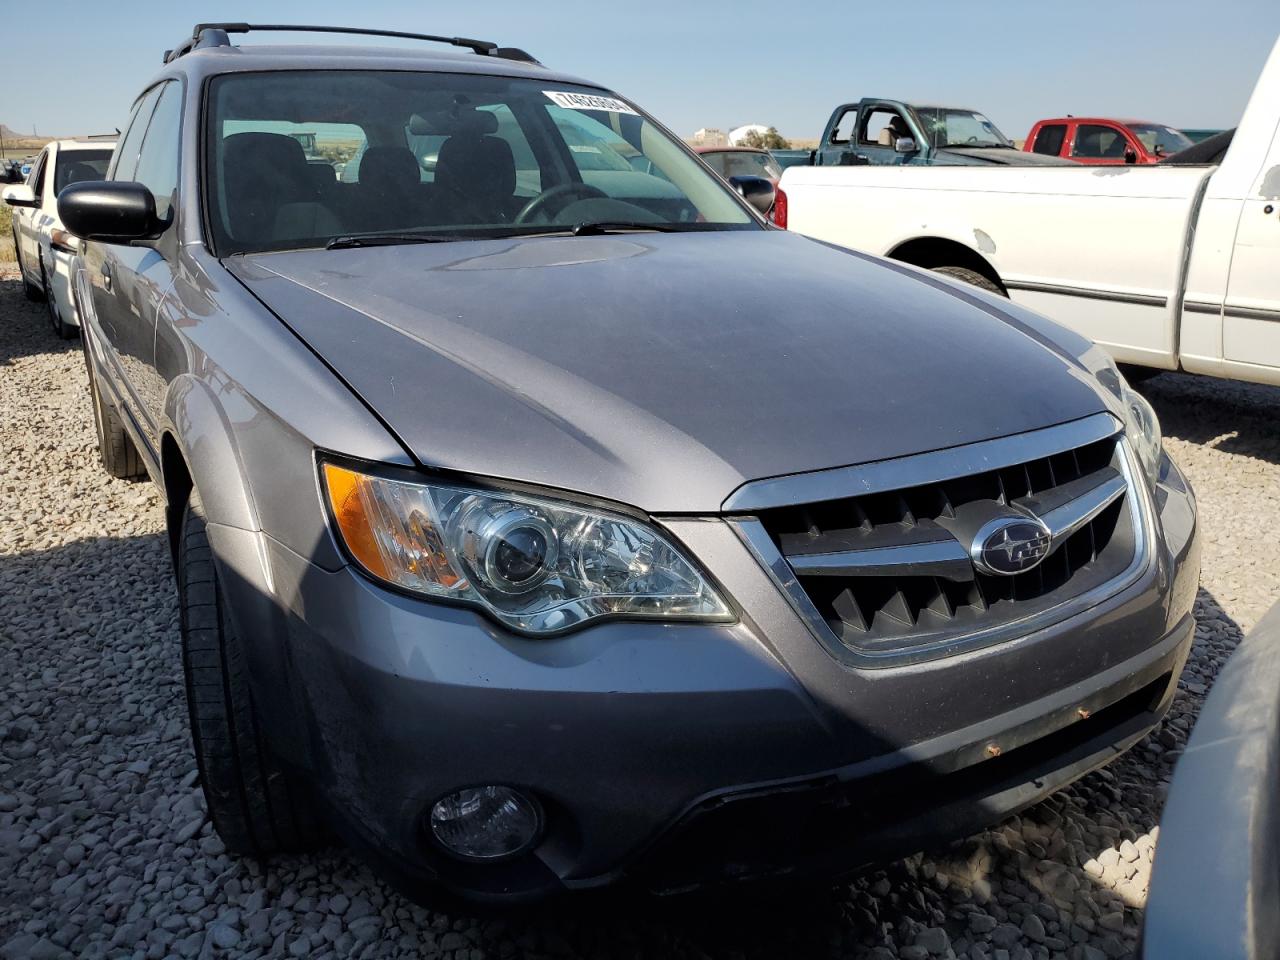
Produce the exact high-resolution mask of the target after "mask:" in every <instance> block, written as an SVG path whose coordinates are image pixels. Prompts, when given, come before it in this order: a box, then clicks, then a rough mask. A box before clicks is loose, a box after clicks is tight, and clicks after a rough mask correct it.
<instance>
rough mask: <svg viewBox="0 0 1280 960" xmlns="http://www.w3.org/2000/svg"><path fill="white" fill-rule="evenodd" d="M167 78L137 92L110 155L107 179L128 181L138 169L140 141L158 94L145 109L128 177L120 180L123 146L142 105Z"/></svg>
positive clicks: (138, 120) (144, 136)
mask: <svg viewBox="0 0 1280 960" xmlns="http://www.w3.org/2000/svg"><path fill="white" fill-rule="evenodd" d="M169 79H170V78H168V77H165V78H163V79H161V80H157V81H156V82H155V83H153V84H151V86H149V87H147V89H145V90H143V91H142V93H140V94H138V98H137V99H136V100H134V101H133V110H132V112H131V113H130V114H129V124H128V126H126V127H125V129H124V133H123V134H121V135H120V139H119V140H118V141H116V150H115V153H114V154H113V155H112V157H111V166H110V167H109V168H108V170H107V179H108V180H111V181H116V182H120V183H129V182H131V181H132V175H133V173H134V172H136V171H137V169H138V157H139V156H141V155H142V141H143V140H146V138H147V127H148V126H150V124H151V114H153V113H155V109H156V103H158V102H159V100H160V97H159V95H158V94H157V96H156V98H155V99H154V100H152V101H151V107H150V109H149V110H147V111H146V120H145V122H143V125H142V127H141V128H140V129H141V131H142V137H141V139H140V140H139V141H138V152H137V154H135V155H134V157H133V169H132V170H130V171H129V174H130V179H129V180H121V179H120V177H119V176H118V174H119V173H120V164H121V162H122V160H123V158H124V156H125V151H124V148H125V146H127V145H128V142H129V134H131V133H133V128H134V126H135V125H137V124H138V123H139V122H140V121H142V119H143V107H144V105H145V104H146V103H147V100H148V99H149V98H150V97H151V95H152V94H153V93H156V92H157V91H158V90H159V89H160V86H161V84H164V83H166V82H168V80H169Z"/></svg>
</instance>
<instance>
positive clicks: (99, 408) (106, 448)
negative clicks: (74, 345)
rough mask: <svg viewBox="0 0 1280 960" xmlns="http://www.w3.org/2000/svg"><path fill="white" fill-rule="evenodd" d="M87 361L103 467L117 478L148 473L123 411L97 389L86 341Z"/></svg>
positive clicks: (94, 419) (122, 478)
mask: <svg viewBox="0 0 1280 960" xmlns="http://www.w3.org/2000/svg"><path fill="white" fill-rule="evenodd" d="M84 365H85V369H86V370H88V372H89V403H90V404H91V405H92V406H93V425H94V428H95V429H96V431H97V434H98V459H99V460H100V461H102V469H104V470H106V471H107V473H108V474H110V475H111V476H113V477H115V478H116V479H117V480H141V479H142V478H143V477H145V476H146V475H147V469H146V467H144V466H143V465H142V458H141V457H140V456H138V448H137V447H135V446H134V445H133V440H132V438H130V436H129V434H128V433H127V432H126V431H125V429H124V424H123V423H122V422H121V421H120V413H119V412H118V411H117V410H116V408H115V407H113V406H112V405H111V402H110V401H109V400H107V399H106V398H104V397H103V396H102V391H101V390H99V389H98V377H97V374H95V373H94V372H93V362H92V361H91V360H90V359H89V347H88V345H87V344H86V345H85V350H84Z"/></svg>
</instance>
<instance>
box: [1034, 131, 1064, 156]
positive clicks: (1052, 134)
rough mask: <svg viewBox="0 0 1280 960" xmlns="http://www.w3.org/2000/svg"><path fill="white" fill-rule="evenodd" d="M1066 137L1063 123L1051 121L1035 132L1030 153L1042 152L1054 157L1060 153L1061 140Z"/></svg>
mask: <svg viewBox="0 0 1280 960" xmlns="http://www.w3.org/2000/svg"><path fill="white" fill-rule="evenodd" d="M1066 137H1067V125H1066V124H1065V123H1051V124H1048V125H1047V126H1043V127H1041V128H1040V132H1039V133H1037V134H1036V142H1035V143H1034V144H1032V146H1031V152H1032V153H1043V154H1045V155H1046V156H1050V157H1056V156H1058V155H1059V154H1061V153H1062V141H1063V140H1065V139H1066Z"/></svg>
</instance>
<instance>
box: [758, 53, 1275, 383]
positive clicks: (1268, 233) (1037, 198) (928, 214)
mask: <svg viewBox="0 0 1280 960" xmlns="http://www.w3.org/2000/svg"><path fill="white" fill-rule="evenodd" d="M1278 124H1280V43H1278V44H1277V45H1276V47H1275V49H1274V51H1273V52H1272V54H1271V57H1270V59H1269V60H1268V62H1267V64H1266V66H1265V67H1264V68H1263V70H1262V73H1261V75H1260V76H1259V79H1258V83H1257V86H1256V87H1255V89H1254V92H1253V96H1252V98H1251V99H1250V101H1249V104H1248V106H1247V107H1246V109H1245V112H1244V115H1243V117H1242V118H1241V120H1240V124H1239V128H1238V129H1237V130H1236V133H1235V136H1234V138H1233V139H1232V141H1231V146H1230V148H1229V149H1228V150H1227V152H1226V155H1225V156H1224V157H1223V158H1222V161H1221V163H1220V164H1218V165H1216V166H1179V165H1169V164H1164V163H1161V164H1155V165H1150V166H1145V165H1138V166H1115V167H1096V166H1093V167H1090V166H1077V167H1043V168H1042V167H994V166H993V167H989V168H988V167H939V166H933V167H927V166H906V167H887V166H823V167H792V168H790V169H788V170H787V171H786V172H785V173H784V174H783V177H782V185H781V186H782V192H783V193H784V194H785V199H780V200H779V206H780V207H781V208H782V209H784V210H785V211H786V212H785V214H784V216H783V217H776V218H775V219H776V220H777V221H778V222H779V223H782V222H784V220H785V225H786V226H787V228H788V229H790V230H795V231H797V232H799V233H803V234H807V235H809V236H811V237H815V238H817V239H819V240H825V241H827V242H830V243H834V244H838V245H840V246H844V247H850V248H853V249H855V250H862V251H866V252H868V253H872V254H875V255H877V256H886V257H889V258H891V259H894V260H900V261H902V262H904V263H908V264H911V265H913V266H916V267H922V268H924V269H928V270H936V271H938V272H940V273H943V274H948V275H950V276H951V277H952V278H955V279H959V280H966V281H968V282H970V283H972V284H974V285H975V286H979V287H983V288H985V289H986V290H987V291H988V292H991V293H996V294H1003V295H1006V296H1008V297H1010V298H1012V299H1013V300H1014V301H1016V302H1018V303H1022V304H1024V305H1026V306H1028V307H1031V308H1032V309H1035V310H1038V311H1041V312H1042V313H1044V314H1046V315H1047V316H1049V317H1050V318H1052V319H1054V320H1056V321H1058V322H1059V323H1061V324H1063V325H1064V326H1067V327H1070V328H1072V329H1074V330H1075V331H1077V332H1078V333H1081V334H1084V335H1085V336H1087V337H1090V338H1091V339H1093V340H1094V341H1096V342H1097V343H1099V344H1101V345H1102V346H1103V347H1105V348H1106V349H1107V350H1109V351H1110V352H1111V353H1112V354H1113V355H1114V357H1115V358H1116V359H1117V360H1119V361H1122V362H1125V363H1130V364H1140V365H1143V366H1146V367H1149V368H1153V369H1157V370H1159V369H1164V370H1177V369H1182V370H1187V371H1190V372H1192V373H1202V374H1210V375H1213V376H1219V377H1229V378H1235V379H1240V380H1251V381H1258V382H1261V383H1272V384H1280V136H1277V126H1278Z"/></svg>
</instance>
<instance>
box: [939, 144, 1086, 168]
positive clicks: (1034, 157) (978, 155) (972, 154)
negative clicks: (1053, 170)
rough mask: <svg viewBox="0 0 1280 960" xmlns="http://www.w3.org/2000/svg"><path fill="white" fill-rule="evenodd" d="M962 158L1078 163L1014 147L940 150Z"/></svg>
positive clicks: (1053, 164) (1034, 164)
mask: <svg viewBox="0 0 1280 960" xmlns="http://www.w3.org/2000/svg"><path fill="white" fill-rule="evenodd" d="M938 153H940V154H947V155H949V156H952V157H957V158H962V159H963V160H964V161H965V162H966V163H972V162H977V163H1000V164H1007V165H1009V166H1014V167H1074V166H1076V164H1075V163H1074V162H1072V161H1071V160H1067V159H1064V158H1063V157H1051V156H1047V155H1046V154H1043V153H1031V152H1029V151H1026V150H1015V149H1014V148H1013V147H977V148H974V147H944V148H942V149H940V150H939V151H938Z"/></svg>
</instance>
